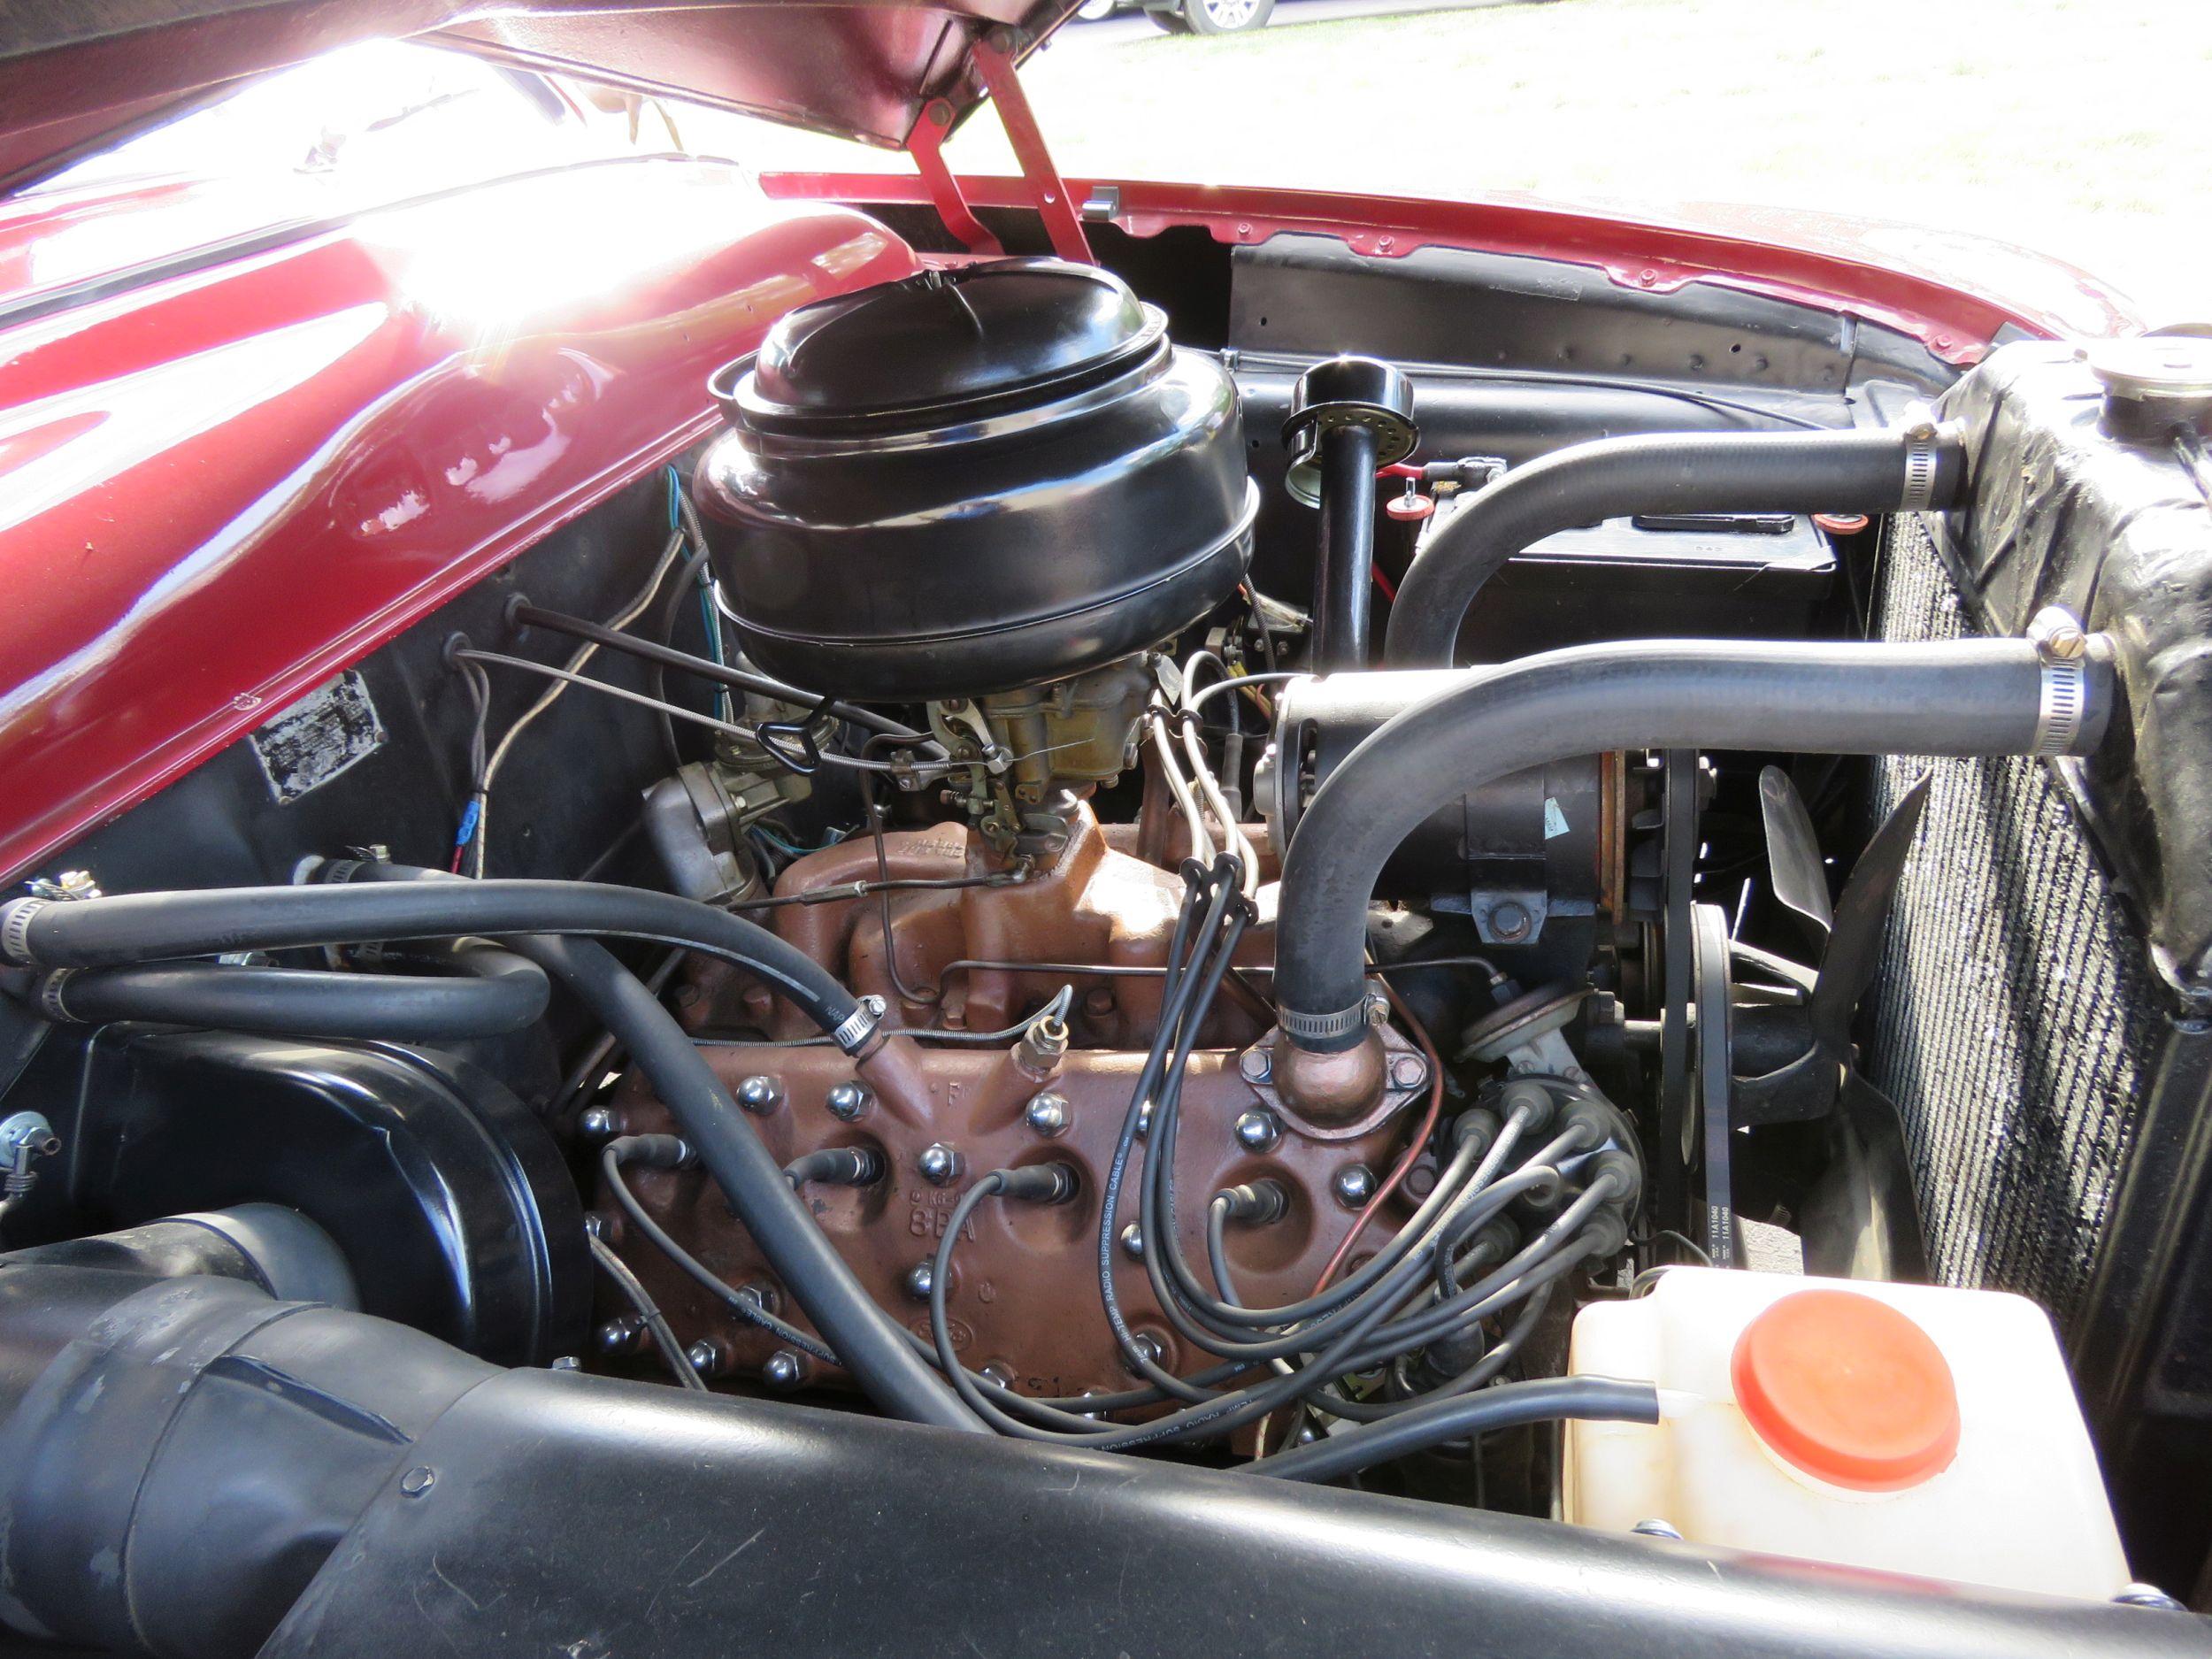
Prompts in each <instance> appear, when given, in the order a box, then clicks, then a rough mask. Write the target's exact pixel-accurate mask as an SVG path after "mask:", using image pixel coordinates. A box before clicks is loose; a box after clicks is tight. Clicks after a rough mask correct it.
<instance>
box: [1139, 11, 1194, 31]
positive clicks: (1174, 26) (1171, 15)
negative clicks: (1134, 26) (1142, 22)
mask: <svg viewBox="0 0 2212 1659" xmlns="http://www.w3.org/2000/svg"><path fill="white" fill-rule="evenodd" d="M1145 16H1147V17H1148V18H1150V19H1152V27H1154V28H1156V29H1163V30H1164V31H1166V32H1167V33H1168V34H1170V35H1187V34H1189V33H1190V25H1189V24H1187V23H1186V22H1184V21H1183V14H1182V12H1179V11H1171V12H1159V11H1153V10H1151V9H1149V8H1148V9H1147V10H1146V12H1145Z"/></svg>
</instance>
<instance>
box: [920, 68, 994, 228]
mask: <svg viewBox="0 0 2212 1659" xmlns="http://www.w3.org/2000/svg"><path fill="white" fill-rule="evenodd" d="M952 113H953V111H952V105H951V104H948V103H946V102H945V100H944V99H942V98H932V99H931V100H930V101H929V102H928V103H927V104H924V105H923V106H922V118H921V119H919V120H918V121H917V122H915V123H914V130H913V131H912V132H911V133H909V134H907V137H906V153H907V154H908V155H910V156H911V157H914V165H915V167H916V169H917V170H918V172H919V173H921V175H922V182H923V183H924V184H926V185H927V186H928V187H929V199H930V201H931V202H932V203H933V204H934V205H935V207H936V209H937V217H938V218H940V219H943V220H944V221H945V228H946V229H947V230H949V231H950V232H951V233H952V234H954V235H956V236H957V237H958V238H959V239H960V241H961V243H962V245H963V246H964V247H965V248H966V249H967V250H968V251H969V252H970V253H979V254H989V255H993V256H996V255H999V254H1002V253H1004V252H1005V251H1006V250H1005V249H1004V248H1002V246H1000V245H999V239H998V238H997V237H995V236H994V235H992V234H991V233H990V232H989V231H987V230H986V229H985V228H984V227H983V221H982V220H981V219H978V218H977V217H976V216H975V210H974V209H972V208H971V207H970V206H969V205H968V198H967V196H965V195H964V194H963V193H962V191H961V188H960V180H959V179H958V178H957V177H956V176H955V175H954V173H953V171H952V169H951V168H950V167H949V166H947V165H945V139H946V137H947V135H948V134H950V133H951V131H952Z"/></svg>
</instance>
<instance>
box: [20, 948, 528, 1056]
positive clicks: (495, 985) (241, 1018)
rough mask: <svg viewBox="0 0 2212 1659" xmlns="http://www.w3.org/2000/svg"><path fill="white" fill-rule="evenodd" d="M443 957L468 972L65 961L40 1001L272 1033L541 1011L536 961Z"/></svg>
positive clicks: (476, 1031) (418, 1033)
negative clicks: (75, 964)
mask: <svg viewBox="0 0 2212 1659" xmlns="http://www.w3.org/2000/svg"><path fill="white" fill-rule="evenodd" d="M449 960H450V962H451V964H452V965H453V966H454V967H456V968H457V969H459V970H460V971H461V972H462V973H463V974H465V976H467V977H465V978H443V977H436V978H433V977H415V976H411V975H406V974H388V973H332V972H322V971H320V970H311V969H296V968H252V967H225V966H223V965H222V964H219V963H213V962H162V963H153V964H148V965H146V966H144V967H131V968H94V969H89V970H73V969H67V968H65V969H63V970H61V971H60V972H57V973H53V974H50V975H49V976H48V977H47V978H46V979H45V980H44V981H42V984H41V985H40V987H39V1006H40V1007H41V1009H42V1010H43V1011H44V1012H46V1013H48V1014H50V1015H54V1016H58V1017H59V1018H63V1019H69V1020H76V1021H80V1022H82V1023H84V1024H87V1025H96V1024H99V1023H102V1022H104V1021H106V1020H111V1019H144V1020H153V1021H157V1022H159V1023H161V1024H164V1025H199V1026H204V1027H207V1028H209V1029H211V1030H216V1031H250V1032H259V1033H265V1034H267V1035H272V1036H288V1037H338V1038H358V1039H363V1040H368V1041H376V1040H384V1041H414V1042H440V1041H454V1040H457V1039H461V1038H469V1037H496V1036H503V1035H505V1034H506V1033H509V1032H516V1031H521V1030H524V1029H525V1028H526V1027H528V1026H530V1025H535V1024H536V1023H537V1022H538V1021H539V1020H540V1019H541V1018H544V1015H545V1005H546V1002H547V1000H548V998H549V996H550V995H551V994H552V987H551V985H550V983H549V981H548V980H547V979H546V977H545V973H544V971H543V970H542V969H541V968H539V967H538V966H537V964H534V963H531V962H526V961H525V960H524V959H523V958H522V957H520V956H516V955H515V954H514V953H513V952H512V951H508V950H501V949H497V948H496V947H495V946H491V945H466V946H463V947H462V948H461V949H457V950H456V951H454V952H453V953H452V956H451V957H450V958H449Z"/></svg>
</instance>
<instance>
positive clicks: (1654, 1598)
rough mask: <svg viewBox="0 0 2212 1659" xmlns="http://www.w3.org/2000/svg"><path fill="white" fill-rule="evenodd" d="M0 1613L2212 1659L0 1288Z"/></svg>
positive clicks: (792, 1639)
mask: <svg viewBox="0 0 2212 1659" xmlns="http://www.w3.org/2000/svg"><path fill="white" fill-rule="evenodd" d="M102 1280H106V1281H111V1284H112V1288H111V1289H110V1288H106V1287H105V1286H102V1285H101V1284H100V1283H99V1281H102ZM0 1379H6V1384H7V1389H6V1392H5V1394H0V1409H4V1410H6V1412H7V1415H6V1417H5V1418H4V1421H0V1575H4V1578H0V1582H4V1586H5V1592H6V1593H5V1594H4V1595H0V1617H4V1620H5V1622H6V1623H7V1624H10V1625H12V1627H13V1628H15V1629H17V1630H19V1631H22V1632H27V1633H35V1634H47V1635H57V1636H60V1637H63V1638H65V1639H69V1640H77V1641H81V1642H86V1643H89V1644H92V1645H96V1646H97V1647H102V1648H104V1649H108V1650H112V1651H117V1652H123V1653H132V1652H144V1653H155V1654H162V1655H209V1656H211V1659H227V1656H230V1655H236V1656H238V1659H243V1656H244V1655H249V1654H253V1653H257V1652H258V1653H259V1654H260V1655H263V1656H264V1659H292V1656H295V1655H298V1656H301V1659H304V1655H316V1656H317V1659H349V1656H350V1655H364V1656H366V1655H377V1659H383V1656H384V1655H390V1654H394V1653H433V1652H442V1651H450V1652H455V1653H465V1654H468V1655H472V1656H480V1659H503V1656H505V1655H515V1656H516V1659H522V1656H523V1655H530V1659H540V1656H541V1655H545V1654H549V1653H551V1654H566V1655H576V1656H577V1659H587V1656H589V1659H608V1656H609V1655H710V1654H711V1655H721V1654H726V1653H729V1652H732V1651H733V1650H734V1651H743V1652H748V1653H754V1652H757V1653H771V1654H774V1655H778V1659H815V1656H816V1655H820V1656H821V1659H829V1656H830V1655H836V1656H837V1659H867V1656H868V1655H885V1656H889V1655H900V1656H901V1659H904V1656H905V1655H913V1654H916V1653H948V1654H965V1653H981V1654H992V1655H997V1654H1016V1653H1018V1654H1022V1655H1028V1656H1030V1659H1052V1656H1055V1655H1068V1656H1069V1659H1073V1656H1074V1655H1085V1656H1088V1655H1100V1654H1124V1655H1130V1656H1131V1659H1140V1656H1141V1659H1152V1656H1154V1655H1192V1656H1193V1659H1201V1656H1202V1659H1239V1656H1240V1655H1260V1654H1265V1655H1270V1656H1271V1659H1340V1655H1343V1654H1345V1653H1347V1652H1360V1653H1373V1654H1387V1655H1394V1656H1396V1655H1404V1656H1405V1659H1419V1656H1421V1655H1468V1654H1489V1655H1514V1656H1520V1655H1526V1656H1527V1659H1545V1656H1548V1655H1561V1656H1563V1655H1587V1654H1589V1653H1591V1652H1593V1651H1594V1650H1596V1649H1603V1650H1605V1651H1609V1652H1610V1651H1620V1652H1633V1653H1638V1654H1644V1655H1654V1656H1655V1659H1665V1656H1667V1655H1678V1656H1680V1659H1738V1656H1749V1655H1774V1656H1775V1659H1780V1656H1781V1655H1789V1656H1790V1659H1823V1656H1824V1655H1839V1656H1840V1655H1870V1654H1871V1655H1914V1656H1915V1659H1978V1655H2005V1656H2006V1659H2024V1656H2025V1659H2034V1656H2036V1655H2054V1656H2055V1655H2061V1654H2072V1653H2101V1654H2113V1655H2169V1654H2171V1655H2182V1654H2188V1655H2205V1654H2208V1653H2212V1631H2208V1627H2207V1626H2206V1625H2205V1624H2202V1623H2200V1621H2198V1620H2197V1619H2195V1618H2193V1617H2189V1616H2186V1615H2182V1614H2175V1613H2170V1612H2158V1611H2153V1610H2149V1609H2140V1608H2133V1607H2123V1606H2116V1605H2107V1604H2101V1603H2090V1602H2064V1601H2047V1600H2043V1599H2040V1598H2037V1597H2028V1596H2001V1595H1999V1594H1995V1593H1990V1594H1980V1593H1975V1592H1970V1591H1965V1590H1962V1589H1960V1588H1959V1587H1957V1586H1936V1585H1930V1584H1924V1583H1920V1582H1918V1581H1915V1580H1910V1579H1902V1578H1885V1577H1883V1576H1882V1575H1879V1574H1874V1573H1867V1572H1859V1571H1851V1572H1845V1571H1835V1570H1831V1569H1822V1568H1818V1567H1815V1566H1810V1565H1807V1564H1803V1563H1785V1562H1777V1561H1767V1560H1761V1559H1757V1558H1754V1557H1745V1556H1729V1555H1721V1556H1713V1555H1707V1554H1705V1553H1703V1552H1700V1551H1696V1550H1693V1549H1690V1548H1686V1547H1682V1546H1676V1545H1670V1544H1665V1543H1662V1542H1660V1541H1658V1540H1649V1539H1640V1538H1629V1537H1614V1536H1607V1535H1603V1534H1600V1533H1595V1532H1582V1531H1580V1530H1578V1529H1575V1528H1571V1527H1565V1526H1560V1525H1553V1524H1551V1523H1548V1522H1540V1521H1530V1520H1522V1519H1516V1518H1512V1517H1498V1516H1490V1515H1485V1514H1482V1513H1480V1512H1477V1511H1471V1510H1463V1509H1448V1508H1444V1507H1441V1506H1436V1505H1430V1504H1423V1503H1417V1502H1408V1501H1404V1500H1399V1499H1391V1498H1382V1497H1375V1496H1371V1495H1368V1494H1361V1493H1354V1492H1344V1491H1339V1490H1334V1489H1332V1488H1327V1487H1315V1486H1302V1485H1294V1484H1292V1483H1288V1482H1281V1481H1271V1480H1260V1479H1251V1478H1248V1477H1245V1476H1241V1475H1238V1474H1233V1473H1228V1474H1225V1473H1220V1472H1216V1471H1207V1470H1201V1469H1191V1468H1185V1467H1181V1466H1178V1465H1173V1464H1168V1463H1153V1462H1148V1461H1145V1460H1141V1459H1133V1458H1121V1457H1115V1456H1112V1455H1104V1454H1098V1453H1087V1452H1078V1451H1064V1450H1060V1449H1057V1448H1042V1447H1038V1446H1033V1445H1029V1444H1026V1443H1022V1442H1017V1441H1010V1440H987V1439H984V1438H982V1437H979V1436H973V1435H955V1434H949V1433H946V1432H942V1431H941V1430H935V1429H930V1428H926V1427H922V1426H919V1425H908V1424H898V1423H892V1422H888V1421H884V1420H879V1419H873V1418H868V1417H855V1416H850V1415H846V1414H839V1413H830V1412H824V1411H815V1410H809V1409H803V1408H799V1407H793V1406H784V1405H774V1404H762V1403H757V1402H744V1401H739V1400H733V1399H725V1398H709V1397H704V1396H699V1395H691V1394H683V1393H681V1392H680V1391H679V1390H676V1389H672V1388H665V1387H657V1386H652V1385H649V1384H640V1383H623V1382H615V1381H609V1380H605V1379H595V1378H587V1377H582V1376H577V1375H567V1374H562V1373H558V1372H551V1371H495V1369H494V1368H492V1367H490V1366H488V1365H486V1364H484V1363H482V1362H480V1361H478V1360H473V1359H471V1358H469V1357H468V1356H465V1355H462V1354H460V1353H458V1352H457V1351H456V1350H454V1349H452V1348H447V1347H445V1346H444V1345H443V1344H442V1343H439V1342H435V1341H434V1340H431V1339H429V1338H427V1337H425V1336H423V1335H421V1334H420V1333H416V1332H411V1331H408V1330H406V1329H404V1328H403V1327H400V1326H396V1325H390V1324H388V1323H387V1322H385V1321H382V1320H378V1319H373V1318H370V1317H366V1316H365V1315H361V1314H354V1313H342V1312H338V1311H335V1310H329V1309H320V1308H312V1307H302V1306H300V1305H298V1304H296V1303H285V1302H274V1301H272V1300H271V1299H269V1298H268V1297H267V1296H266V1295H265V1294H262V1293H260V1292H259V1291H257V1290H256V1289H254V1288H253V1287H251V1286H247V1285H243V1284H240V1283H237V1282H235V1281H231V1280H210V1279H188V1280H178V1281H170V1282H165V1283H154V1284H148V1283H147V1281H145V1280H144V1279H140V1278H137V1277H135V1276H133V1275H127V1274H120V1273H104V1272H101V1271H96V1270H86V1269H80V1268H62V1267H50V1266H30V1267H25V1266H12V1265H8V1264H0ZM271 1632H273V1634H272V1633H271Z"/></svg>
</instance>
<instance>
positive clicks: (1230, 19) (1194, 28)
mask: <svg viewBox="0 0 2212 1659" xmlns="http://www.w3.org/2000/svg"><path fill="white" fill-rule="evenodd" d="M1274 10H1275V0H1183V5H1182V23H1183V27H1185V28H1187V29H1188V30H1189V31H1190V32H1191V33H1192V34H1193V35H1248V34H1250V33H1251V32H1252V31H1253V30H1255V29H1258V28H1263V27H1266V25H1267V19H1268V14H1269V13H1270V12H1273V11H1274Z"/></svg>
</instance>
